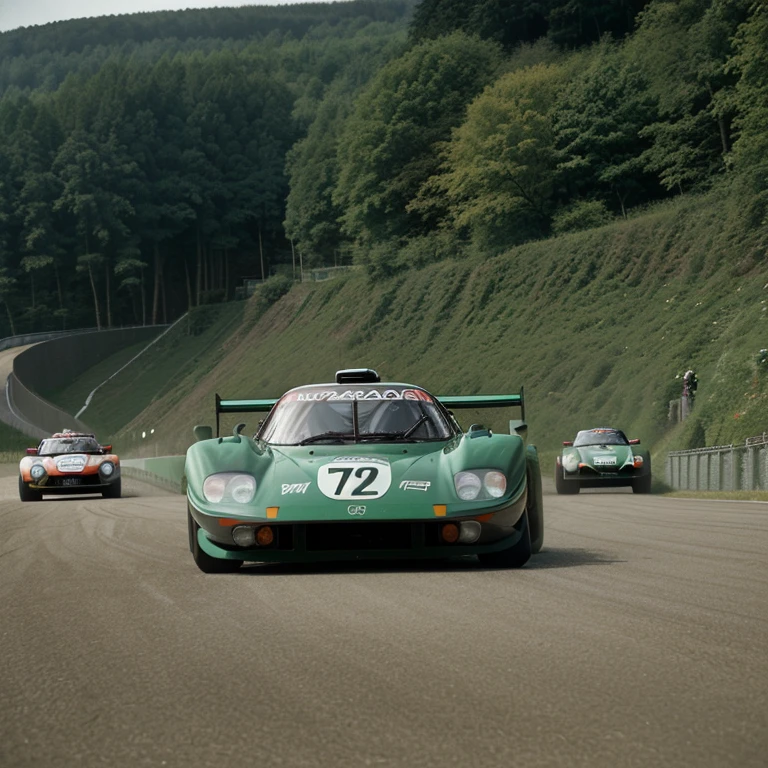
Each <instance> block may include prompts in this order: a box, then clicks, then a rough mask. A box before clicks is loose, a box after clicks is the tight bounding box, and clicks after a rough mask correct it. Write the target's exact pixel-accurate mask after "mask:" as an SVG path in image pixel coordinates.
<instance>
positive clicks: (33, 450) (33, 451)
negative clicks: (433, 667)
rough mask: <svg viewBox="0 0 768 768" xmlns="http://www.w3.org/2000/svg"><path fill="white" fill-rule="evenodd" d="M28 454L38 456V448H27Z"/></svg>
mask: <svg viewBox="0 0 768 768" xmlns="http://www.w3.org/2000/svg"><path fill="white" fill-rule="evenodd" d="M27 456H37V448H27Z"/></svg>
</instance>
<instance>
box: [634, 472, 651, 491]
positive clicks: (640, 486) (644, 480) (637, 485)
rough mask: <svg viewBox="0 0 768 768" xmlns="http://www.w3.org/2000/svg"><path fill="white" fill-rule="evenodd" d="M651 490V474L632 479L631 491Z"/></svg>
mask: <svg viewBox="0 0 768 768" xmlns="http://www.w3.org/2000/svg"><path fill="white" fill-rule="evenodd" d="M650 492H651V476H650V474H648V475H643V476H642V477H638V478H637V479H636V480H633V481H632V493H650Z"/></svg>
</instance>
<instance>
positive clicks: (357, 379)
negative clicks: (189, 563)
mask: <svg viewBox="0 0 768 768" xmlns="http://www.w3.org/2000/svg"><path fill="white" fill-rule="evenodd" d="M510 406H514V407H519V408H520V409H521V416H522V419H524V417H525V416H524V403H523V393H522V391H521V392H520V393H519V394H516V395H514V394H511V395H474V396H467V397H443V398H437V397H434V396H433V395H431V394H430V393H429V392H427V391H426V390H424V389H422V388H421V387H417V386H414V385H412V384H401V383H381V381H380V379H379V376H378V375H377V374H376V372H375V371H373V370H371V369H351V370H344V371H339V372H338V373H337V374H336V383H332V384H315V385H310V386H303V387H297V388H295V389H291V390H290V391H288V392H287V393H286V394H285V395H283V396H282V397H281V398H280V399H279V400H222V399H221V398H219V396H218V395H217V396H216V433H217V435H218V432H219V417H220V414H222V413H246V412H258V411H269V415H268V416H267V417H266V419H265V420H264V421H263V422H262V423H261V424H260V425H259V429H258V432H257V433H256V434H255V435H254V436H253V438H250V437H247V436H245V435H243V434H242V430H243V428H244V425H243V424H238V425H237V426H236V427H235V429H234V431H233V434H232V435H229V436H227V437H213V436H212V435H213V430H212V429H211V427H195V435H196V437H197V438H198V442H196V443H194V444H193V445H192V446H190V448H189V449H188V451H187V456H186V463H185V477H186V485H187V502H188V524H189V548H190V551H191V552H192V556H193V558H194V560H195V563H196V564H197V566H198V567H199V568H200V570H202V571H204V572H205V573H227V572H234V571H237V570H238V568H240V566H241V565H242V564H243V562H245V561H252V562H311V561H323V560H355V559H362V558H366V559H367V558H378V559H390V558H446V557H451V556H456V555H477V556H478V558H479V560H480V562H481V563H482V564H484V565H486V566H489V567H493V568H519V567H521V566H523V565H525V563H526V562H527V561H528V559H529V558H530V556H531V554H533V553H536V552H538V551H539V550H540V549H541V546H542V543H543V540H544V515H543V509H542V493H541V472H540V468H539V459H538V454H537V451H536V448H535V447H533V446H530V445H526V443H525V434H526V425H525V422H524V421H523V420H522V419H521V420H511V421H510V434H494V433H493V432H491V431H490V430H489V429H486V428H484V427H482V426H481V425H479V424H473V425H472V426H471V427H470V428H469V430H468V431H467V432H463V431H462V429H461V428H460V427H459V425H458V423H457V421H456V419H455V418H454V416H453V413H452V411H451V410H449V409H458V408H490V407H497V408H498V407H510Z"/></svg>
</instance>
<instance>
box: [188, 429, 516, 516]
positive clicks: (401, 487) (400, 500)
mask: <svg viewBox="0 0 768 768" xmlns="http://www.w3.org/2000/svg"><path fill="white" fill-rule="evenodd" d="M216 442H217V441H216V440H213V441H202V442H201V443H196V444H195V445H193V446H191V447H190V449H189V450H188V452H187V462H186V474H187V481H188V482H187V487H188V494H189V496H190V500H191V501H192V502H193V503H195V505H196V506H197V508H198V509H200V508H202V509H205V510H206V511H208V510H207V509H206V508H209V507H210V505H209V504H207V503H206V502H205V500H204V499H203V498H202V494H201V486H202V481H203V480H204V478H205V477H206V476H208V475H209V474H213V473H214V472H233V471H234V472H238V471H241V472H247V473H249V474H252V475H253V476H254V477H255V479H256V484H257V489H256V493H255V496H254V498H253V501H252V502H251V503H250V504H249V505H247V508H248V512H249V514H253V515H254V516H259V517H263V516H265V514H266V509H267V508H273V509H274V508H275V507H277V508H278V512H277V514H278V519H279V520H280V521H290V520H299V519H302V520H305V519H308V518H311V519H317V520H334V519H347V520H348V519H350V518H349V516H350V514H352V513H350V511H349V509H350V507H355V506H361V507H365V510H366V518H367V519H368V518H371V517H377V518H380V519H382V518H383V519H410V518H423V517H425V516H433V515H434V514H435V513H434V510H433V506H434V505H435V504H442V505H450V506H451V510H450V511H449V513H454V514H460V513H466V514H472V513H473V512H476V511H477V512H478V513H480V512H483V511H485V510H486V508H487V507H489V506H500V505H503V504H508V503H509V502H510V499H513V498H516V497H517V496H519V495H520V494H521V493H523V492H524V490H525V468H526V464H525V447H524V444H523V441H522V439H521V438H520V437H519V436H517V435H494V436H493V438H492V439H491V438H479V439H470V438H468V437H467V436H458V437H456V438H454V439H453V440H450V441H445V442H443V441H441V442H430V443H395V444H365V445H361V444H359V443H358V444H344V445H341V444H339V445H308V446H268V445H265V444H263V443H257V442H254V441H252V440H250V439H248V438H244V439H243V440H242V442H241V443H239V444H230V445H228V446H226V451H225V453H222V452H220V450H219V449H220V448H221V447H222V446H221V444H220V445H215V443H216ZM206 443H209V444H210V443H213V445H206ZM225 454H226V455H225ZM468 468H472V469H483V468H485V469H498V470H499V471H502V472H503V473H504V474H505V475H506V477H507V492H506V493H505V495H504V497H502V498H501V499H493V500H486V501H482V500H477V501H473V502H464V501H461V500H460V499H459V498H458V496H457V494H456V490H455V487H454V475H455V474H456V473H457V472H459V471H462V470H465V469H468ZM222 507H223V505H217V509H221V508H222ZM245 507H246V505H241V504H230V505H229V509H228V511H229V512H231V513H236V514H238V516H242V515H243V513H244V512H245V511H246V509H245ZM222 511H223V510H222ZM211 513H212V510H211Z"/></svg>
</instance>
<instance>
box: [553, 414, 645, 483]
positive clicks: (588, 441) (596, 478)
mask: <svg viewBox="0 0 768 768" xmlns="http://www.w3.org/2000/svg"><path fill="white" fill-rule="evenodd" d="M638 445H640V441H639V440H627V437H626V435H625V434H624V433H623V432H622V431H621V430H619V429H612V428H611V427H597V428H595V429H584V430H582V431H581V432H578V433H577V434H576V438H575V439H574V440H566V441H564V442H563V446H564V447H563V451H562V453H561V454H560V455H559V456H558V457H557V461H556V463H555V490H556V491H557V492H558V493H563V494H567V493H578V492H579V489H581V488H601V487H607V488H610V487H616V486H622V485H624V486H626V485H631V486H632V491H633V492H634V493H650V492H651V455H650V453H648V451H647V450H645V449H644V448H638V447H637V446H638Z"/></svg>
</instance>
